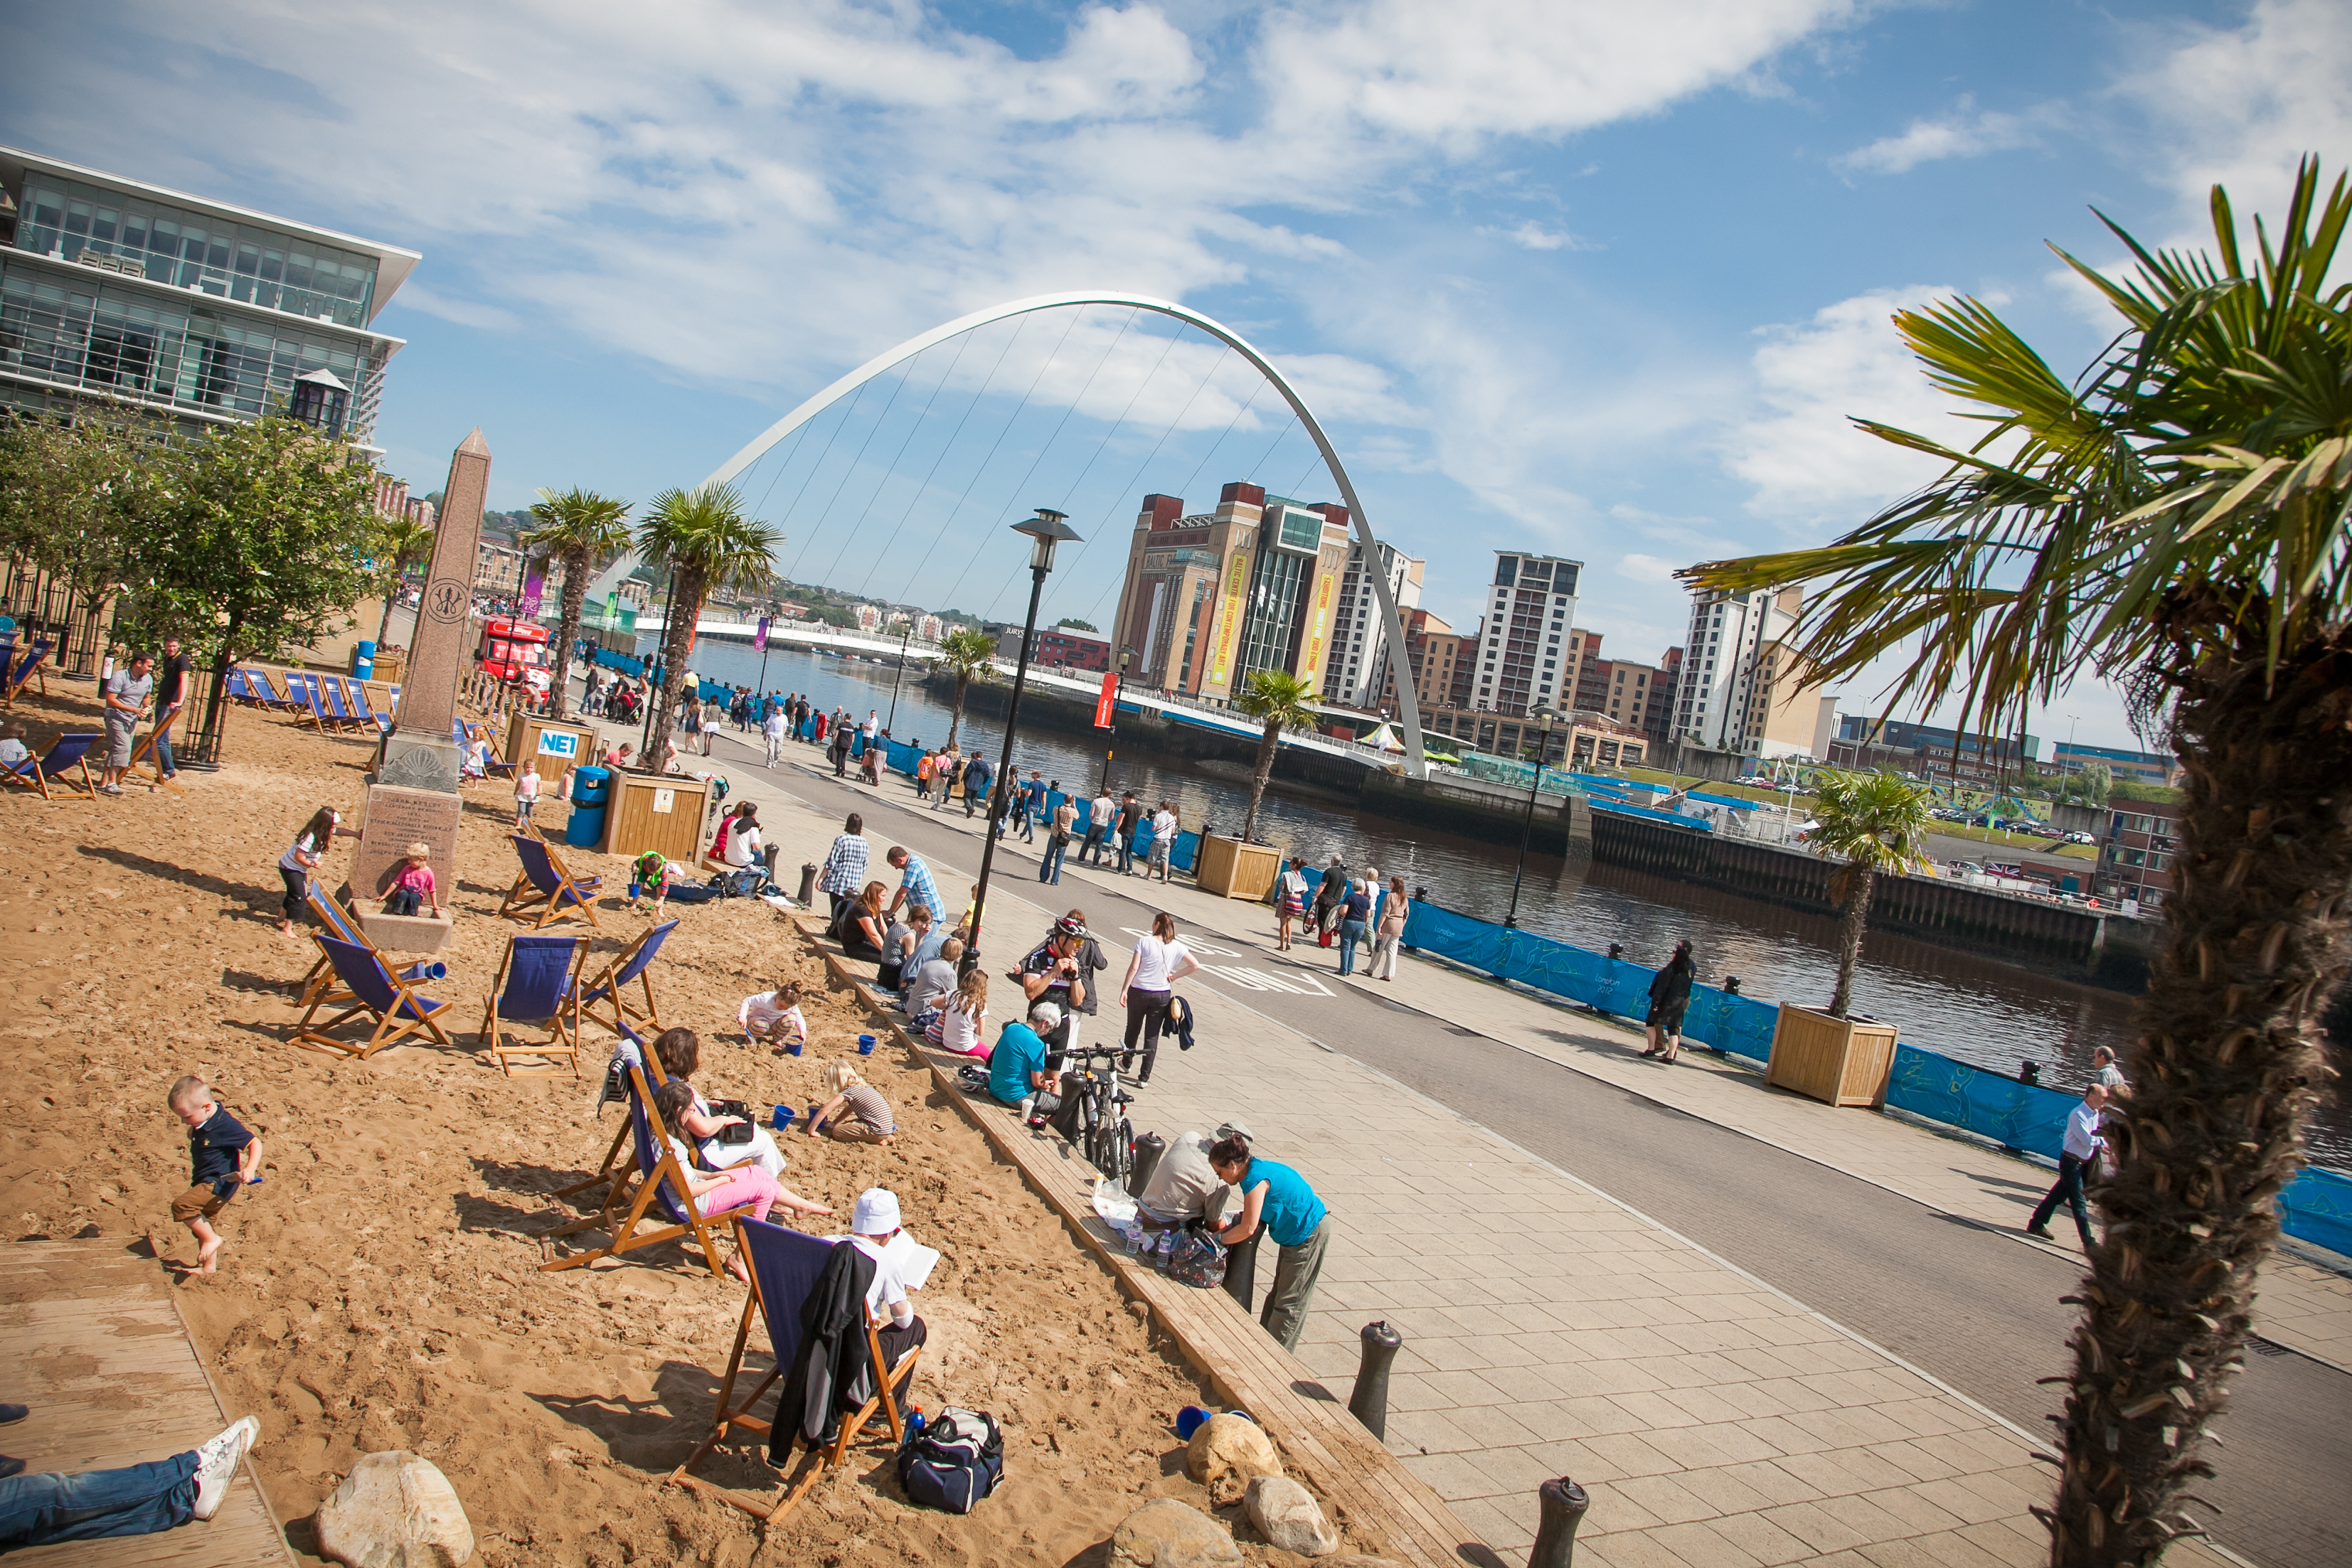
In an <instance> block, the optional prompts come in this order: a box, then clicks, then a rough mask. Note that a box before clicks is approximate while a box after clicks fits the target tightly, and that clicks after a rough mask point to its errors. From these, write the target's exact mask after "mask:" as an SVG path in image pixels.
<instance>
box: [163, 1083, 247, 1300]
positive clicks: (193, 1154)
mask: <svg viewBox="0 0 2352 1568" xmlns="http://www.w3.org/2000/svg"><path fill="white" fill-rule="evenodd" d="M166 1103H168V1104H169V1105H170V1106H171V1107H172V1113H173V1115H176V1116H177V1117H179V1118H180V1120H181V1121H182V1122H184V1123H185V1124H187V1128H188V1165H189V1171H188V1190H187V1191H186V1192H184V1193H182V1194H181V1195H180V1196H179V1197H176V1198H173V1200H172V1218H173V1219H174V1220H176V1221H178V1222H179V1223H180V1224H182V1225H184V1226H186V1227H187V1228H188V1230H189V1233H190V1234H191V1235H193V1236H194V1237H195V1239H196V1267H195V1272H197V1273H199V1274H213V1273H217V1272H219V1270H220V1249H221V1235H220V1232H218V1231H217V1230H215V1229H214V1228H212V1223H211V1221H212V1218H213V1217H214V1216H215V1215H216V1214H218V1213H219V1212H220V1211H221V1210H222V1209H224V1208H226V1207H228V1202H229V1199H231V1198H233V1197H236V1194H237V1189H238V1188H239V1187H243V1186H250V1185H251V1184H252V1183H254V1182H257V1181H259V1180H260V1179H261V1140H260V1139H259V1138H257V1137H255V1136H254V1135H253V1134H251V1133H249V1132H247V1130H246V1129H245V1126H244V1124H241V1123H240V1122H238V1121H237V1119H236V1117H234V1116H232V1115H230V1114H229V1113H227V1112H226V1111H224V1110H223V1109H221V1107H220V1104H219V1103H218V1102H216V1101H215V1100H214V1099H213V1092H212V1091H211V1090H210V1089H208V1088H206V1087H205V1081H204V1080H203V1079H201V1078H194V1077H189V1078H183V1079H181V1080H180V1081H179V1082H176V1083H174V1084H173V1085H172V1092H171V1093H170V1094H169V1095H168V1096H167V1097H166Z"/></svg>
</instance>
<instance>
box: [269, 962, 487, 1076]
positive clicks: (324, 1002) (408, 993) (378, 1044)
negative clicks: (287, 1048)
mask: <svg viewBox="0 0 2352 1568" xmlns="http://www.w3.org/2000/svg"><path fill="white" fill-rule="evenodd" d="M310 940H311V941H313V942H316V943H317V944H318V945H319V951H320V952H321V953H323V954H325V955H327V956H328V959H329V960H330V962H332V960H333V959H334V957H335V948H337V947H341V948H343V949H344V950H345V951H347V952H351V953H355V954H358V955H360V956H362V957H364V958H366V959H367V961H368V962H369V963H371V964H373V965H374V966H375V967H376V968H377V970H378V972H380V973H381V974H382V975H383V983H384V988H385V989H386V990H387V991H389V992H390V993H391V997H392V1005H391V1006H390V1007H386V1008H381V1009H379V1008H377V1007H376V1006H375V1005H374V1004H373V1003H371V1002H369V1001H368V1000H367V999H366V998H363V997H362V996H360V995H359V994H358V993H357V991H356V990H355V989H353V988H352V986H351V982H350V977H348V976H345V975H344V974H343V973H342V971H341V968H340V967H337V968H336V971H335V973H336V977H337V978H339V979H341V980H342V981H343V986H342V988H341V992H340V995H339V994H338V993H337V992H336V991H335V990H333V989H330V991H329V992H328V993H327V994H326V995H323V996H320V998H318V999H317V1000H315V1001H313V1002H312V1003H311V1004H310V1010H309V1011H307V1012H305V1013H304V1014H303V1015H302V1021H301V1022H300V1023H299V1024H297V1025H295V1027H294V1033H293V1036H292V1038H291V1040H290V1041H289V1043H291V1044H294V1045H300V1046H307V1047H309V1048H310V1050H312V1051H325V1052H327V1053H328V1054H329V1055H332V1056H350V1057H356V1058H358V1059H359V1060H360V1061H366V1060H367V1059H368V1058H369V1057H371V1056H373V1055H374V1054H375V1053H376V1052H377V1051H382V1050H383V1048H384V1047H385V1046H388V1045H397V1044H399V1043H400V1042H401V1041H402V1040H406V1039H408V1038H409V1037H410V1036H411V1035H417V1034H422V1035H425V1036H427V1037H429V1038H431V1039H432V1040H435V1041H436V1042H437V1043H439V1044H442V1045H449V1044H452V1043H453V1042H452V1041H451V1040H450V1039H449V1036H448V1035H447V1034H446V1032H444V1031H443V1030H442V1028H441V1026H440V1024H439V1023H438V1022H436V1021H435V1017H434V1015H435V1014H436V1013H439V1012H443V1011H445V1010H446V1009H447V1008H448V1006H449V1004H448V1003H446V1002H434V1001H433V1000H432V998H429V997H423V996H419V995H418V994H417V992H416V982H415V981H412V980H410V979H407V978H406V977H404V976H402V975H401V974H399V973H398V972H396V971H395V970H394V968H393V967H392V966H391V965H389V964H387V963H385V962H384V961H383V955H382V954H380V953H378V952H377V951H376V950H375V949H374V948H373V947H365V946H360V945H359V944H358V943H355V942H343V941H340V940H338V939H336V938H334V937H330V936H312V937H311V938H310ZM341 1002H349V1003H350V1004H351V1005H350V1006H348V1007H345V1008H344V1009H343V1010H342V1011H341V1012H339V1013H337V1014H336V1015H335V1016H334V1017H333V1018H331V1019H327V1021H326V1022H324V1023H321V1024H318V1025H316V1026H315V1027H314V1026H313V1025H312V1023H311V1020H312V1019H315V1018H317V1017H318V1016H319V1013H320V1009H325V1008H331V1007H335V1006H338V1005H339V1004H340V1003H341ZM362 1013H366V1014H368V1015H370V1016H372V1017H373V1018H374V1019H375V1020H376V1021H375V1029H374V1030H373V1031H372V1032H371V1033H370V1034H369V1036H368V1038H367V1041H366V1043H365V1044H356V1045H355V1044H353V1043H352V1041H350V1040H337V1039H336V1038H335V1037H334V1035H333V1034H332V1033H331V1032H330V1031H331V1030H336V1029H339V1028H341V1026H342V1025H344V1024H345V1023H348V1022H349V1021H351V1020H352V1019H355V1018H357V1017H359V1016H360V1015H361V1014H362Z"/></svg>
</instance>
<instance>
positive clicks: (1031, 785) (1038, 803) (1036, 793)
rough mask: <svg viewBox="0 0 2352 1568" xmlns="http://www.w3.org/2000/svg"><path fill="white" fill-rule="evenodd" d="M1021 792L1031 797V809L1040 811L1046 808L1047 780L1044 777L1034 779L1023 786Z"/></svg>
mask: <svg viewBox="0 0 2352 1568" xmlns="http://www.w3.org/2000/svg"><path fill="white" fill-rule="evenodd" d="M1021 792H1022V793H1023V794H1024V795H1026V796H1028V797H1029V809H1030V810H1033V811H1039V810H1045V780H1044V779H1031V780H1029V782H1028V783H1026V784H1024V785H1023V786H1021Z"/></svg>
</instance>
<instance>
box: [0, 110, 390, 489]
mask: <svg viewBox="0 0 2352 1568" xmlns="http://www.w3.org/2000/svg"><path fill="white" fill-rule="evenodd" d="M419 259H420V258H419V256H417V254H416V253H415V251H410V250H404V249H401V248H399V247H398V246H385V245H378V244H375V243H373V242H372V241H369V240H362V239H354V238H352V236H351V235H340V234H336V233H334V232H332V231H331V230H327V229H321V228H315V227H312V226H311V225H307V224H301V223H297V222H295V221H293V220H291V219H288V218H278V217H271V216H269V215H268V214H262V213H253V212H247V211H245V210H243V209H241V208H237V207H233V206H228V205H226V204H221V203H217V202H211V201H207V200H205V199H204V198H202V197H198V196H190V195H184V194H182V193H178V192H173V191H166V190H163V189H161V188H158V187H155V186H151V185H144V184H141V183H138V182H136V181H131V180H125V179H122V178H120V177H119V176H116V175H111V174H105V173H100V172H98V171H96V170H91V169H82V168H78V167H76V166H75V165H73V164H70V163H61V162H56V161H55V160H51V159H46V158H42V157H39V156H37V155H36V154H33V153H29V152H19V151H17V150H16V149H13V148H0V408H5V409H14V410H18V411H22V412H27V413H37V412H58V411H61V410H63V409H65V408H68V407H70V406H71V405H73V404H74V403H76V402H89V401H100V402H109V403H112V404H115V405H118V406H123V407H129V408H137V409H144V410H148V411H151V412H153V413H161V414H164V415H166V416H168V417H170V418H172V419H173V420H174V421H176V422H177V423H180V424H181V425H182V426H183V427H195V426H201V425H204V424H209V423H236V422H239V421H244V420H252V419H258V418H260V417H261V416H262V415H263V414H265V413H293V414H297V415H299V416H300V417H302V418H305V419H308V420H310V422H311V423H316V424H318V425H320V427H321V428H322V429H326V430H329V431H331V432H332V433H333V434H339V435H348V436H350V437H352V439H354V440H356V441H357V442H359V443H360V444H362V446H366V447H369V448H371V449H373V441H374V432H375V421H376V414H377V411H378V409H379V407H380V406H381V403H382V401H383V373H384V367H385V365H386V364H387V363H388V362H389V361H390V360H391V359H392V356H393V355H394V354H395V353H397V352H398V351H399V350H400V348H401V340H399V339H397V338H393V337H387V336H385V335H384V334H383V333H381V332H376V331H373V330H372V329H370V326H369V323H370V322H371V321H373V319H374V318H375V315H376V313H377V312H378V311H379V310H381V309H382V308H383V304H384V301H385V300H386V299H388V298H391V296H392V293H393V291H394V289H396V288H398V287H400V285H401V283H402V281H403V280H404V279H405V278H406V277H407V276H408V274H409V272H410V270H411V269H412V268H414V267H415V265H416V263H417V261H418V260H419Z"/></svg>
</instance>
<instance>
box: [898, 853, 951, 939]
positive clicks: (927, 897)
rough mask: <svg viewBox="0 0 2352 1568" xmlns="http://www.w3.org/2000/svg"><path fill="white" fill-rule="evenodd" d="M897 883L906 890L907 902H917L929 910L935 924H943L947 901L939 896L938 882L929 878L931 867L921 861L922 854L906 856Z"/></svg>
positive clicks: (945, 918) (946, 912) (946, 911)
mask: <svg viewBox="0 0 2352 1568" xmlns="http://www.w3.org/2000/svg"><path fill="white" fill-rule="evenodd" d="M899 885H900V886H901V887H903V888H905V889H906V890H907V902H908V903H909V904H921V905H922V906H923V907H924V908H926V909H928V910H929V911H930V912H931V920H932V923H933V924H934V925H944V924H945V922H946V920H947V914H948V906H947V903H946V901H945V900H943V899H941V898H940V884H939V883H935V882H933V881H932V880H931V868H930V867H929V866H927V865H925V864H924V863H923V857H922V856H920V855H918V854H909V855H908V857H907V869H906V870H905V871H904V872H903V873H900V878H899Z"/></svg>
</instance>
